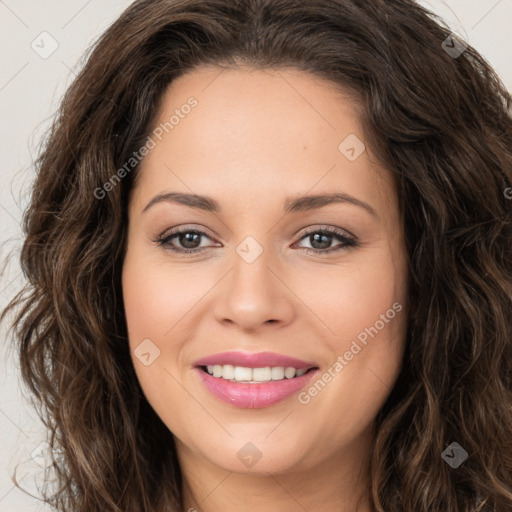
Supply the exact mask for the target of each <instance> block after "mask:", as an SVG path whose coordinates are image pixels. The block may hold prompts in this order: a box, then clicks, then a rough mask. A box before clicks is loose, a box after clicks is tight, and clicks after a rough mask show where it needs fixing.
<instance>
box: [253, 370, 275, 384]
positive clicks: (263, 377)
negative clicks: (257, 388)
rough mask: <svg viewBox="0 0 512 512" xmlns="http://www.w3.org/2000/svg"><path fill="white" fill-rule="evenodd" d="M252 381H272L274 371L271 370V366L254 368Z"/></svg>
mask: <svg viewBox="0 0 512 512" xmlns="http://www.w3.org/2000/svg"><path fill="white" fill-rule="evenodd" d="M252 380H255V381H256V382H267V381H269V380H272V371H271V370H270V366H266V367H265V368H253V369H252Z"/></svg>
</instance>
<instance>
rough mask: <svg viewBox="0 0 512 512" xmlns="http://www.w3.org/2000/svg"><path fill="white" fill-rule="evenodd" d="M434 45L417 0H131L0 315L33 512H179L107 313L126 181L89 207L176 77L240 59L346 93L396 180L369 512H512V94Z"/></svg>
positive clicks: (121, 323)
mask: <svg viewBox="0 0 512 512" xmlns="http://www.w3.org/2000/svg"><path fill="white" fill-rule="evenodd" d="M448 37H450V30H449V28H448V27H447V26H446V25H445V24H444V22H443V21H442V20H440V19H438V18H437V17H435V16H434V15H433V14H432V13H429V12H428V11H426V10H424V9H423V8H422V7H420V6H419V5H417V4H416V3H414V2H413V1H412V0H385V1H384V0H371V1H370V0H139V1H136V2H134V3H133V4H132V5H131V6H130V7H129V8H128V9H127V10H126V11H125V12H124V13H123V14H122V15H121V16H120V17H119V19H118V20H117V21H116V22H115V23H114V24H113V25H112V26H111V27H110V28H109V29H108V30H107V31H106V32H105V34H104V35H103V36H101V38H100V39H99V40H98V41H97V43H96V44H95V45H94V47H93V49H92V51H91V53H90V54H89V55H88V56H87V59H86V62H85V64H84V66H83V68H82V71H81V72H80V74H79V75H78V76H77V78H76V79H75V81H74V82H73V84H72V85H71V86H70V88H69V89H68V91H67V93H66V95H65V97H64V99H63V101H62V104H61V108H60V110H59V112H58V115H57V116H56V118H55V121H54V124H53V126H52V128H51V130H50V131H49V133H48V135H47V137H46V138H45V140H44V141H43V142H42V143H41V151H40V155H39V157H38V159H37V161H36V162H35V167H36V171H37V175H36V179H35V182H34V184H33V188H32V195H31V202H30V205H29V208H28V209H27V210H26V212H25V214H24V219H23V221H24V224H23V228H24V243H23V247H22V251H21V266H22V270H23V273H24V276H25V278H26V280H27V284H26V286H25V287H24V288H23V289H22V290H21V291H20V292H19V293H18V294H17V295H16V297H15V298H14V299H13V301H12V302H11V303H10V304H9V306H8V308H7V309H6V310H5V311H4V312H3V314H2V319H4V318H6V314H7V312H8V311H10V310H16V316H15V317H14V321H13V323H12V325H11V329H13V331H14V338H15V340H16V344H15V346H16V350H17V351H19V361H20V364H21V372H22V376H23V379H24V382H25V383H26V384H27V385H28V387H29V389H30V391H31V393H32V394H33V397H34V403H35V404H36V406H37V408H38V412H39V414H40V415H41V417H42V419H43V421H44V423H45V425H46V427H47V428H48V431H49V442H50V445H51V446H52V447H53V448H54V449H55V454H54V461H53V466H52V468H51V469H52V471H53V472H54V474H55V475H56V476H57V478H58V484H59V485H58V487H57V488H53V489H52V491H51V492H47V493H45V495H44V499H45V500H46V501H47V502H48V503H50V504H52V505H53V506H54V507H55V508H56V509H58V510H59V511H67V512H78V511H80V512H99V511H101V512H114V511H115V512H121V511H122V512H130V511H134V512H135V511H137V512H141V511H145V512H149V511H156V510H169V511H171V510H173V511H179V510H181V507H182V496H181V486H182V475H181V472H180V467H179V464H178V460H177V456H176V451H175V445H174V441H173V436H172V434H171V433H170V432H169V430H168V429H167V427H166V426H165V425H164V424H163V422H162V421H161V420H160V419H159V418H158V416H157V415H156V413H155V412H154V411H153V410H152V408H151V407H150V405H149V404H148V402H147V401H146V399H145V397H144V395H143V393H142V390H141V388H140V385H139V383H138V381H137V378H136V375H135V372H134V369H133V366H132V362H131V359H130V354H129V345H128V341H127V329H126V322H125V317H124V310H123V302H122V288H121V279H120V277H121V267H122V263H123V257H124V252H125V247H126V227H127V205H128V200H129V197H130V190H131V189H132V188H133V180H134V178H135V176H136V175H137V168H134V169H133V171H132V172H130V173H129V174H128V175H127V176H126V177H125V178H124V179H123V180H122V181H121V183H119V184H118V185H117V186H115V187H113V189H112V190H111V191H110V192H109V193H108V194H106V195H105V197H104V198H103V199H102V200H99V199H97V198H96V197H95V194H94V191H95V190H97V189H98V187H102V186H103V184H104V183H106V182H107V181H109V179H110V178H111V177H112V175H113V174H115V173H116V170H117V169H119V168H121V167H122V166H123V164H124V163H125V162H126V161H127V160H128V159H129V158H130V156H131V155H132V154H133V152H134V151H136V150H137V149H138V148H140V147H141V146H142V145H143V144H144V141H145V140H146V138H147V136H148V134H149V133H150V131H151V128H152V125H151V122H152V119H153V118H154V115H155V112H156V109H157V107H158V102H159V99H160V98H161V97H162V94H163V92H164V90H165V89H166V88H167V86H168V85H169V84H170V83H171V82H172V81H173V80H174V79H175V78H176V77H178V76H180V75H182V74H184V73H186V72H188V71H191V70H193V69H194V68H196V67H197V66H200V65H203V64H214V65H217V66H219V69H229V68H234V67H236V66H238V65H240V64H241V63H242V64H244V65H245V64H247V65H249V66H253V67H257V68H285V67H292V68H295V69H299V70H303V71H306V72H309V73H312V74H313V75H316V76H318V77H320V78H326V79H328V80H330V81H331V82H332V83H334V84H337V85H339V86H341V87H342V88H343V89H344V90H345V91H348V92H349V93H350V95H351V97H352V98H354V100H355V101H357V102H359V104H360V105H361V106H362V114H361V116H362V119H361V120H362V122H363V124H364V130H365V137H366V139H365V141H366V143H367V144H368V145H369V147H370V148H371V149H372V151H373V152H374V154H375V155H376V156H377V158H378V160H379V161H380V162H381V163H382V164H383V165H384V166H385V167H387V168H388V169H390V170H391V171H392V172H393V173H394V174H395V175H396V177H397V184H398V189H399V203H400V204H399V206H400V209H401V212H402V213H403V215H404V218H405V238H406V244H407V251H408V261H409V272H410V283H411V284H410V295H409V297H408V301H409V318H408V329H407V339H406V350H405V355H404V363H403V368H402V371H401V373H400V375H399V378H398V380H397V382H396V384H395V386H394V388H393V390H392V392H391V394H390V395H389V398H388V399H387V401H386V403H385V404H384V406H383V407H382V409H381V411H379V414H378V417H377V427H378V428H377V430H378V433H377V436H376V439H375V445H374V447H373V451H372V453H373V455H372V460H371V500H372V506H373V507H374V509H375V510H376V511H378V512H411V511H414V512H427V511H428V512H432V511H435V512H438V511H442V512H447V511H449V512H469V511H472V512H473V511H480V512H490V511H493V510H495V511H497V512H507V511H512V320H511V313H512V200H511V199H510V196H511V195H512V189H511V188H510V187H511V186H512V118H511V114H510V107H511V104H512V98H511V96H510V94H509V93H508V92H507V90H506V88H505V87H504V85H503V84H502V82H501V81H500V79H499V78H498V77H497V75H496V74H495V72H494V71H493V70H492V68H491V67H490V65H489V64H488V63H487V62H486V61H485V60H484V58H483V57H482V56H481V55H479V53H478V52H477V51H476V50H475V49H473V48H472V47H471V46H468V47H467V48H466V49H465V51H464V52H463V53H462V54H461V55H460V56H458V57H457V58H454V57H452V56H450V55H449V54H448V53H447V51H445V48H444V47H443V41H445V40H447V38H448ZM448 41H449V42H450V43H451V39H448ZM445 46H446V45H445ZM449 46H453V43H451V44H450V45H449ZM507 191H510V193H509V192H507ZM454 441H456V442H457V443H459V444H460V445H461V446H462V447H463V448H464V449H465V450H466V451H467V452H468V458H467V460H465V461H464V463H463V464H462V465H461V466H460V467H458V468H457V469H452V468H451V467H450V466H449V465H448V464H446V463H445V461H444V460H443V459H442V457H441V454H442V452H443V451H444V450H445V448H446V447H447V446H448V445H449V444H450V443H452V442H454Z"/></svg>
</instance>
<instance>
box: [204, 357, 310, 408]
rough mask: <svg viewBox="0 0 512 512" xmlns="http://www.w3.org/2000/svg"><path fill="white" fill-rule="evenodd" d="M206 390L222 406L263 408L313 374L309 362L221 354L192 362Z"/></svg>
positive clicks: (295, 390) (296, 390)
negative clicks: (220, 402)
mask: <svg viewBox="0 0 512 512" xmlns="http://www.w3.org/2000/svg"><path fill="white" fill-rule="evenodd" d="M195 371H196V372H197V375H198V376H199V378H200V380H201V382H202V383H203V385H204V386H205V387H206V389H207V390H208V391H209V392H210V393H212V394H213V395H214V396H215V397H217V398H218V399H220V400H222V401H223V402H225V403H228V404H230V405H233V406H235V407H240V408H250V409H256V408H263V407H268V406H270V405H273V404H275V403H277V402H281V401H282V400H285V399H286V398H288V397H290V396H291V395H293V394H294V393H297V392H298V391H300V389H302V388H303V387H304V386H305V385H306V384H307V383H308V382H309V381H310V380H311V378H312V377H313V376H314V375H315V374H316V373H317V371H318V365H317V364H316V363H315V362H311V361H302V360H300V359H297V358H294V357H290V356H285V355H281V354H277V353H274V352H260V353H249V352H239V351H236V352H224V353H221V354H215V355H212V356H208V357H205V358H202V359H200V360H198V361H196V362H195Z"/></svg>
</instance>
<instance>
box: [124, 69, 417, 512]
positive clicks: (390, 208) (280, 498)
mask: <svg viewBox="0 0 512 512" xmlns="http://www.w3.org/2000/svg"><path fill="white" fill-rule="evenodd" d="M191 96H193V97H194V98H196V99H197V101H198V104H197V106H196V107H195V108H194V109H192V110H191V112H190V114H188V115H187V116H184V118H183V119H180V122H179V124H177V125H176V126H175V127H174V128H173V130H172V131H169V133H168V134H167V135H166V136H165V137H163V138H162V141H161V142H159V143H158V144H157V145H156V147H155V148H154V149H152V150H151V151H150V152H149V154H148V155H147V156H146V157H145V158H144V160H143V162H142V164H141V168H140V175H138V179H137V181H136V185H135V187H134V189H133V190H132V195H131V197H130V202H129V212H128V215H129V219H128V220H129V228H128V245H127V251H126V256H125V261H124V268H123V294H124V305H125V313H126V319H127V325H128V332H129V342H130V348H131V350H132V358H133V364H134V367H135V370H136V372H137V376H138V379H139V380H140V383H141V385H142V388H143V390H144V393H145V395H146V397H147V399H148V401H149V403H150V404H151V406H152V407H153V408H154V410H155V411H156V413H157V414H158V415H159V417H160V418H161V419H162V421H163V422H164V423H165V424H166V425H167V427H168V428H169V429H170V431H172V433H173V434H174V436H175V439H176V444H177V449H178V456H179V460H180V465H181V468H182V472H183V475H184V481H185V484H184V493H185V503H184V505H185V506H184V510H190V509H191V508H192V509H193V510H194V509H195V510H198V511H199V510H200V511H204V512H210V511H218V510H223V511H225V512H230V511H235V510H236V511H237V512H238V511H239V510H245V511H249V512H250V511H256V510H258V511H261V510H266V511H267V512H274V511H276V512H277V511H279V512H283V511H284V512H292V511H293V512H295V511H299V510H300V511H303V510H309V511H316V512H318V511H327V510H329V511H331V510H342V511H347V512H348V511H351V512H352V511H353V510H355V503H356V501H357V500H358V498H360V497H361V503H360V508H359V510H361V511H363V512H368V511H370V510H371V509H370V506H369V504H368V500H367V493H368V489H369V478H368V460H369V454H370V449H371V442H372V439H373V436H374V435H375V429H374V419H375V416H376V414H377V412H378V411H379V409H380V408H381V406H382V405H383V404H384V402H385V400H386V398H387V397H388V395H389V393H390V391H391V389H392V386H393V384H394V382H395V380H396V378H397V376H398V373H399V371H400V366H401V361H402V356H403V350H404V342H405V332H406V323H407V315H406V311H407V304H406V296H407V281H408V280H407V263H406V260H407V258H406V249H405V243H404V236H403V222H402V219H401V216H400V214H399V211H398V197H397V193H396V190H395V186H394V182H393V179H392V174H391V172H390V171H388V170H386V169H383V168H382V167H380V166H379V165H378V162H376V160H375V158H374V157H373V156H372V155H371V153H370V151H369V149H368V148H367V149H366V151H364V152H363V153H362V154H361V155H360V156H359V157H358V158H357V159H356V160H355V161H349V159H347V158H346V157H345V155H344V154H342V152H340V150H339V149H338V146H339V144H340V143H341V142H342V141H343V140H344V139H345V138H346V137H347V135H349V134H355V135H357V137H358V138H359V139H361V140H363V141H364V134H363V132H362V129H361V125H360V122H359V116H358V105H357V103H356V102H355V100H354V99H352V98H350V96H349V95H348V94H346V93H344V92H343V91H341V90H340V89H339V88H337V87H336V86H335V85H333V84H331V83H330V82H327V81H324V80H322V79H319V78H318V77H314V76H312V75H309V74H307V73H305V72H302V71H298V70H294V69H281V70H279V71H276V70H255V69H252V68H248V67H240V68H237V69H230V70H227V69H224V70H222V71H221V69H220V68H217V67H202V68H199V69H196V70H194V71H192V72H189V73H188V74H186V75H183V76H182V77H180V78H179V79H177V80H175V81H174V82H173V83H172V84H171V86H170V87H169V88H168V89H167V91H166V93H165V95H164V96H163V98H162V101H161V104H160V106H159V110H158V113H157V116H156V118H155V120H154V126H155V127H157V126H158V125H159V124H160V123H162V122H165V121H166V120H168V119H169V117H170V116H171V115H172V114H173V112H174V110H175V109H177V108H178V109H179V108H180V107H181V106H182V105H183V104H185V103H186V102H187V99H188V98H189V97H191ZM170 191H175V192H184V193H195V194H201V195H207V196H209V197H212V198H214V199H216V200H217V201H218V202H219V203H220V205H221V208H222V211H221V212H220V213H212V212H207V211H202V210H199V209H194V208H191V207H188V206H185V205H181V204H177V203H171V202H159V203H157V204H154V205H153V206H152V207H150V208H149V209H148V210H147V211H146V212H144V213H143V212H142V210H143V209H144V208H145V206H146V205H147V204H148V203H149V202H150V201H151V199H152V198H153V197H154V196H156V195H158V194H162V193H167V192H170ZM333 191H339V192H343V193H346V194H350V195H351V196H353V197H356V198H357V199H360V200H362V201H365V202H366V203H368V204H369V205H371V207H372V208H373V209H374V210H375V212H376V214H377V215H372V214H370V213H369V212H368V211H366V210H365V209H363V208H361V207H359V206H356V205H354V204H350V203H347V202H345V203H335V204H330V205H327V206H324V207H322V208H318V209H312V210H308V211H299V212H293V213H289V214H286V215H285V214H284V212H283V202H284V200H285V198H288V197H291V198H298V197H300V196H303V195H305V194H317V193H323V192H333ZM179 226H183V227H186V228H191V229H196V230H200V231H203V232H205V233H206V236H203V237H202V238H199V239H198V241H197V242H196V245H195V246H193V245H188V246H187V245H183V244H186V240H184V239H183V237H182V238H178V237H175V238H174V239H173V240H172V242H170V244H172V245H173V246H174V247H176V248H187V247H189V248H190V247H197V246H200V247H207V250H206V251H205V252H203V253H199V254H197V255H190V254H178V253H174V252H172V251H170V250H169V249H166V247H165V246H161V245H159V244H158V243H157V242H155V241H154V240H155V239H157V238H158V237H159V236H160V235H166V234H167V233H168V232H169V231H170V230H171V229H172V228H175V227H179ZM316 227H317V228H318V230H320V231H321V230H322V228H326V227H331V228H335V229H338V230H340V231H341V232H342V233H343V232H348V233H349V234H351V235H353V236H354V237H356V238H357V241H358V246H357V247H344V248H342V249H341V250H338V251H333V252H331V253H328V254H324V255H322V254H318V255H315V254H313V253H311V254H308V253H307V252H306V250H305V249H306V248H310V249H311V248H317V249H318V248H319V250H324V251H325V250H326V249H323V247H327V248H334V247H341V246H342V242H341V241H340V240H339V239H337V238H336V237H335V236H333V237H331V238H328V239H327V243H326V245H324V246H322V245H319V244H318V243H317V244H316V245H315V242H314V240H313V241H312V239H311V237H310V236H305V235H304V231H305V229H306V228H316ZM189 236H190V235H189ZM248 236H251V237H253V238H254V239H255V240H256V241H257V242H258V244H259V245H260V246H261V248H262V249H263V252H262V254H261V255H260V256H259V257H258V258H256V260H255V261H254V262H252V263H250V264H249V263H247V262H246V261H245V260H244V259H242V257H240V256H239V254H238V253H237V252H236V248H237V246H238V245H239V244H240V243H241V242H242V241H243V240H244V239H245V238H246V237H248ZM396 302H398V303H399V304H400V305H402V306H403V309H402V311H400V312H399V313H397V314H396V316H395V317H394V319H392V320H390V321H388V322H387V323H385V325H384V327H383V328H382V329H380V330H379V332H378V334H377V335H376V336H375V337H373V338H369V341H368V343H367V345H366V346H364V349H363V350H361V351H360V352H359V353H357V355H354V357H353V358H352V360H350V361H348V362H347V365H346V366H344V368H343V370H342V371H340V372H339V373H338V374H337V376H336V377H335V378H333V379H332V380H331V381H330V382H329V383H328V384H327V385H326V386H325V387H324V388H323V389H322V390H321V392H319V393H318V394H317V395H316V396H314V397H312V398H311V400H310V401H309V403H307V404H303V403H300V402H299V400H298V397H297V395H293V396H292V397H290V398H288V399H286V400H285V401H282V402H280V403H277V404H275V405H272V406H270V407H266V408H262V409H241V408H236V407H234V406H232V405H229V404H226V403H224V402H221V401H220V400H218V399H217V398H216V397H215V396H213V395H211V394H210V393H209V392H208V391H207V390H206V388H205V387H204V386H203V384H202V383H201V381H200V380H199V378H198V376H197V375H196V371H195V370H194V369H193V368H194V362H195V361H196V360H198V359H199V358H202V357H205V356H207V355H212V354H216V353H219V352H224V351H227V350H242V351H248V352H261V351H273V352H278V353H281V354H284V355H289V356H293V357H296V358H299V359H303V360H306V361H315V362H316V363H317V365H318V366H319V368H320V372H321V373H322V372H326V371H327V370H328V369H329V368H330V367H332V366H333V363H334V362H335V361H336V359H337V357H338V356H339V355H343V354H344V353H345V352H346V351H347V350H348V349H349V348H350V345H351V343H352V342H353V340H355V339H356V338H357V336H358V334H360V333H361V332H362V331H364V329H365V328H368V327H370V326H374V324H375V322H376V321H377V320H379V318H381V317H380V315H382V314H385V313H386V311H387V310H389V309H390V308H392V305H393V304H394V303H396ZM144 339H150V340H151V342H152V343H153V344H154V346H156V347H158V349H159V350H160V355H159V357H157V358H156V359H155V360H154V361H153V362H152V363H151V364H150V365H148V366H146V365H144V364H142V363H141V361H140V360H139V359H138V358H137V357H135V356H134V355H133V350H135V349H136V348H137V346H138V345H139V344H140V343H141V342H142V341H143V340H144ZM247 442H251V443H252V444H253V445H255V446H256V447H257V449H258V450H259V452H260V453H261V459H260V460H259V461H258V462H257V463H256V464H254V465H253V466H252V467H246V466H245V465H244V464H243V463H242V462H241V461H240V459H239V458H238V457H237V453H238V452H239V450H240V449H241V448H242V447H243V446H244V445H246V443H247Z"/></svg>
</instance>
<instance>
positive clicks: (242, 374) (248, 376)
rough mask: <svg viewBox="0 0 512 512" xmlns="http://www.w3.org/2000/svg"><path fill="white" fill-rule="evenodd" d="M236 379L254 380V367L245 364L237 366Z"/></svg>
mask: <svg viewBox="0 0 512 512" xmlns="http://www.w3.org/2000/svg"><path fill="white" fill-rule="evenodd" d="M234 379H235V380H236V381H238V382H239V381H241V380H252V368H245V367H244V366H235V377H234Z"/></svg>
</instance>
